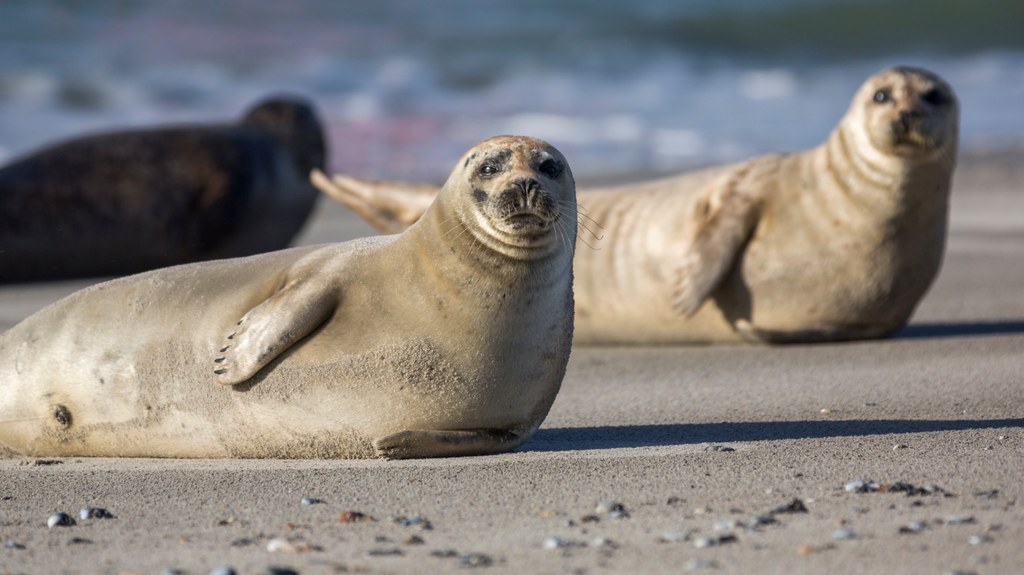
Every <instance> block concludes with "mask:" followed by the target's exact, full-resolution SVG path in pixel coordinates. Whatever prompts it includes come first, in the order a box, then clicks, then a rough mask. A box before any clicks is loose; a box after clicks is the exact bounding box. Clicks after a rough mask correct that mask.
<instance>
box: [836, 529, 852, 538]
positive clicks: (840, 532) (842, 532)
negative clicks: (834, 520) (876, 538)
mask: <svg viewBox="0 0 1024 575" xmlns="http://www.w3.org/2000/svg"><path fill="white" fill-rule="evenodd" d="M856 538H857V534H856V533H854V532H853V530H852V529H846V528H843V529H836V530H835V531H833V532H832V539H856Z"/></svg>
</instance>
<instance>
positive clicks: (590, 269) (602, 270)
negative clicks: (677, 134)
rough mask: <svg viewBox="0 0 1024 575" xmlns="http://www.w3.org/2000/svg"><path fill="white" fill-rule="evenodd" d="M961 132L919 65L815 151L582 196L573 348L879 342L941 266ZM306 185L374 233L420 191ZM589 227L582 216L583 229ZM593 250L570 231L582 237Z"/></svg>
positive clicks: (875, 83) (862, 100) (344, 182)
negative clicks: (591, 230)
mask: <svg viewBox="0 0 1024 575" xmlns="http://www.w3.org/2000/svg"><path fill="white" fill-rule="evenodd" d="M957 139H958V104H957V100H956V96H955V95H954V93H953V90H952V89H951V88H950V87H949V86H948V85H947V84H946V83H945V82H944V81H943V80H942V79H941V78H939V77H938V76H936V75H935V74H932V73H930V72H927V71H925V70H920V69H913V68H895V69H891V70H886V71H884V72H881V73H880V74H878V75H876V76H873V77H872V78H869V79H868V80H867V81H866V82H865V83H864V84H863V85H862V86H861V88H860V89H859V90H858V92H857V94H856V95H855V96H854V98H853V101H852V103H851V105H850V108H849V110H848V111H847V113H846V115H845V116H844V117H843V119H842V120H841V121H840V123H839V124H838V126H837V127H836V128H835V129H834V131H833V132H832V133H831V134H830V135H829V137H828V139H827V140H826V141H825V142H824V143H823V144H822V145H820V146H818V147H816V148H813V149H810V150H806V151H803V152H800V153H794V154H781V155H772V156H764V157H759V158H755V159H752V160H749V161H746V162H741V163H737V164H732V165H727V166H718V167H712V168H708V169H704V170H698V171H695V172H689V173H684V174H680V175H677V176H673V177H669V178H665V179H661V180H657V181H652V182H646V183H640V184H631V185H626V186H620V187H615V188H610V189H595V190H588V191H582V192H580V195H579V200H580V205H581V207H582V208H583V209H584V210H585V211H584V213H585V214H586V215H587V218H586V219H585V220H581V224H582V225H588V226H590V227H592V228H595V227H596V226H600V228H599V229H596V230H594V233H595V235H598V234H599V235H600V236H601V239H600V240H598V241H596V245H595V247H596V249H591V248H590V247H589V246H584V245H582V243H581V246H580V249H579V250H578V252H577V254H576V262H575V268H576V283H575V286H576V342H577V343H658V344H670V343H699V342H738V341H756V342H768V343H785V342H817V341H837V340H850V339H862V338H875V337H882V336H886V335H889V334H891V333H893V332H895V331H897V330H898V329H899V328H900V327H902V326H903V325H904V324H905V323H906V321H907V320H908V319H909V317H910V315H911V313H912V312H913V310H914V308H915V306H916V305H917V303H918V302H919V301H920V299H921V298H922V297H923V296H924V294H925V293H926V291H927V290H928V288H929V286H930V285H931V283H932V281H933V280H934V278H935V277H936V275H937V274H938V271H939V268H940V266H941V262H942V257H943V252H944V245H945V236H946V230H947V220H948V205H949V192H950V181H951V178H952V174H953V169H954V164H955V157H956V150H957ZM314 183H316V184H317V185H318V187H320V188H321V190H324V191H326V192H327V193H329V194H331V195H332V196H333V197H335V198H337V199H339V200H340V201H342V202H343V203H346V204H347V205H349V206H350V207H352V208H353V209H354V210H356V211H357V212H359V213H360V214H361V215H363V217H364V218H365V219H367V220H368V221H370V222H371V223H373V224H374V225H376V226H378V227H379V228H383V227H384V225H383V224H382V223H381V222H383V223H384V224H389V225H391V226H392V229H394V227H395V224H396V223H401V221H400V220H398V218H397V217H395V216H396V215H398V216H403V217H407V218H408V216H407V215H406V211H403V210H400V209H397V208H396V207H395V205H394V204H396V203H397V204H400V205H401V206H402V207H403V208H407V209H408V208H410V207H415V206H419V205H421V204H422V203H423V201H424V197H425V196H426V195H427V193H426V192H425V191H424V190H423V189H422V188H417V187H407V186H405V185H402V184H392V183H386V182H376V183H375V182H366V181H362V180H358V179H354V178H350V177H341V178H336V179H335V180H333V181H328V180H326V179H325V178H322V177H318V178H316V179H314ZM588 222H589V223H588ZM582 240H586V241H587V242H588V243H589V244H595V240H594V239H589V240H588V239H587V237H586V236H585V235H584V234H581V241H582Z"/></svg>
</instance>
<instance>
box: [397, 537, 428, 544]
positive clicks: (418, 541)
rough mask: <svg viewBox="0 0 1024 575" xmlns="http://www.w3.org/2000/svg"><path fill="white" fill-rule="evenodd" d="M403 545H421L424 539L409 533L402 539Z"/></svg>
mask: <svg viewBox="0 0 1024 575" xmlns="http://www.w3.org/2000/svg"><path fill="white" fill-rule="evenodd" d="M402 543H403V544H405V545H423V544H424V543H426V541H424V540H423V538H422V537H420V536H419V535H410V536H408V537H406V538H405V540H404V541H402Z"/></svg>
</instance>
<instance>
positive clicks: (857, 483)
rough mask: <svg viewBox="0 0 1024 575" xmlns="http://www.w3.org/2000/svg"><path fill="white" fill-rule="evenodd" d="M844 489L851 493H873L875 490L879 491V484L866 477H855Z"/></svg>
mask: <svg viewBox="0 0 1024 575" xmlns="http://www.w3.org/2000/svg"><path fill="white" fill-rule="evenodd" d="M843 489H845V490H846V491H848V492H850V493H871V492H873V491H878V484H877V483H875V482H874V481H868V480H866V479H855V480H853V481H851V482H849V483H847V484H846V486H845V487H843Z"/></svg>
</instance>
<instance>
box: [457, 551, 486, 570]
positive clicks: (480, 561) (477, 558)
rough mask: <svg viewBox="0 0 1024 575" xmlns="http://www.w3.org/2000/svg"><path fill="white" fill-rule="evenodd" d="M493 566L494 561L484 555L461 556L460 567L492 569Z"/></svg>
mask: <svg viewBox="0 0 1024 575" xmlns="http://www.w3.org/2000/svg"><path fill="white" fill-rule="evenodd" d="M493 564H494V559H491V557H490V556H489V555H484V554H483V553H464V554H462V555H460V556H459V567H467V568H474V567H490V566H491V565H493Z"/></svg>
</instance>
